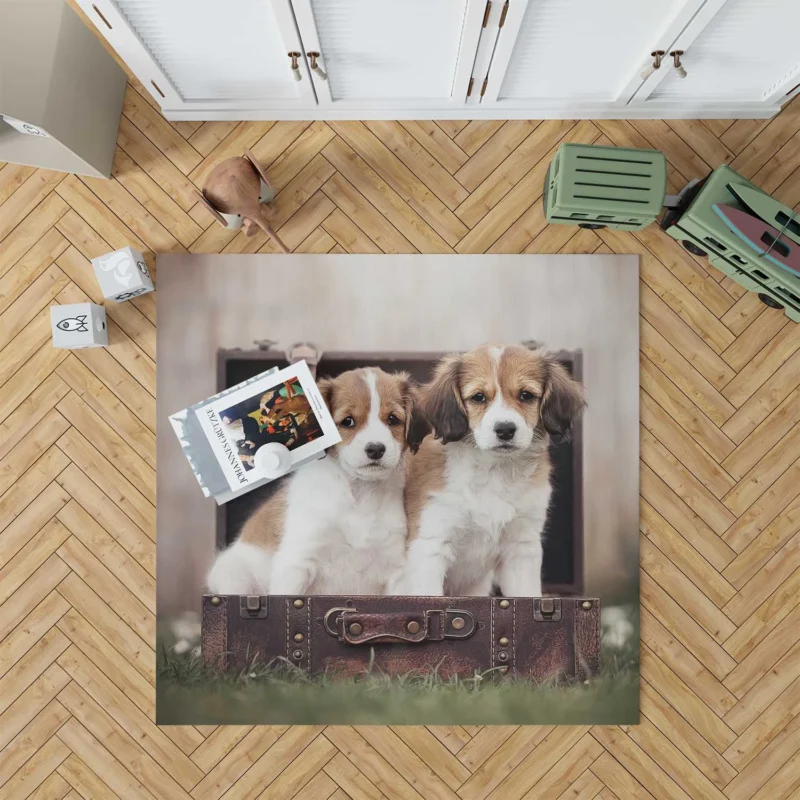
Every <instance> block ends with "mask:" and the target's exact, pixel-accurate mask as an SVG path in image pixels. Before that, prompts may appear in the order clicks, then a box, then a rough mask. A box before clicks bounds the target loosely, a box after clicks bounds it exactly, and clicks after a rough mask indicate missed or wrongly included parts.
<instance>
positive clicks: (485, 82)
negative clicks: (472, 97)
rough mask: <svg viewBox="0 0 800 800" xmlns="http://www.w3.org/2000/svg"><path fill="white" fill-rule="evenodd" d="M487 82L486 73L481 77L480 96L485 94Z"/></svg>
mask: <svg viewBox="0 0 800 800" xmlns="http://www.w3.org/2000/svg"><path fill="white" fill-rule="evenodd" d="M487 83H489V76H488V75H487V76H486V77H485V78H484V79H483V86H481V97H483V96H484V95H485V94H486V84H487Z"/></svg>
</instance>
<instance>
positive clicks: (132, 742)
mask: <svg viewBox="0 0 800 800" xmlns="http://www.w3.org/2000/svg"><path fill="white" fill-rule="evenodd" d="M59 665H60V666H61V668H62V669H63V670H64V671H65V672H67V673H68V674H69V675H70V676H71V677H72V683H70V684H69V685H68V686H66V687H65V688H64V689H63V690H62V691H61V693H60V694H59V696H58V697H59V702H60V703H62V704H63V705H64V706H65V707H66V708H67V709H68V710H69V711H71V712H72V714H73V716H75V717H76V718H77V719H78V720H79V721H80V722H81V723H82V724H83V725H85V726H86V728H87V730H89V731H90V732H91V733H93V734H94V735H95V736H97V737H98V738H100V739H101V741H103V742H104V743H105V745H106V746H107V747H108V748H109V750H111V752H112V753H115V755H116V752H120V753H122V752H124V753H126V756H125V757H126V758H127V757H131V758H133V759H134V762H133V763H136V764H137V766H138V768H137V771H136V775H137V777H139V776H141V777H142V780H143V782H144V783H145V785H146V786H147V787H148V788H150V785H154V786H158V787H165V788H166V787H169V792H168V793H164V794H159V793H158V792H157V793H156V797H162V796H163V797H182V798H186V797H188V795H187V794H185V793H184V792H181V791H178V787H182V789H184V790H188V789H191V787H192V786H194V785H195V784H196V783H197V781H198V780H200V778H201V777H202V774H203V773H202V772H201V770H200V769H199V768H198V767H197V766H196V765H195V764H194V763H192V762H191V761H190V760H189V758H188V757H187V756H186V755H185V754H184V753H183V752H182V751H181V750H180V749H179V748H178V747H177V746H176V745H175V744H174V743H173V742H172V741H171V740H170V739H169V738H168V737H167V736H166V735H165V734H164V732H163V731H161V730H160V729H159V728H158V727H157V726H156V725H155V724H154V723H153V722H152V721H151V720H150V718H149V717H148V716H147V715H145V714H143V713H142V712H141V711H140V710H139V709H138V708H137V707H136V705H135V704H134V703H133V702H132V701H131V700H130V699H129V698H127V697H126V696H125V695H124V694H123V693H122V692H120V690H119V689H117V688H116V687H115V686H114V684H113V683H112V682H111V681H110V680H109V679H108V678H107V677H106V676H105V675H104V674H103V673H102V671H101V670H100V669H99V668H98V667H97V666H96V665H95V664H93V663H92V662H91V661H90V660H89V659H88V658H87V657H86V656H85V655H84V654H83V653H82V652H80V651H79V650H78V649H77V648H76V647H75V646H74V645H71V646H70V648H69V649H68V650H67V651H66V652H65V653H63V654H62V656H61V657H60V658H59ZM88 691H90V692H91V696H90V695H89V694H88V693H87V692H88ZM89 708H91V710H92V713H89ZM112 748H113V749H112ZM118 758H119V756H118ZM151 759H152V764H151V762H150V760H151ZM120 763H123V764H124V763H125V762H124V761H122V759H120ZM145 765H150V767H149V768H147V767H146V766H145Z"/></svg>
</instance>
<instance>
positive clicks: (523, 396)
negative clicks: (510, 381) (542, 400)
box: [519, 389, 536, 403]
mask: <svg viewBox="0 0 800 800" xmlns="http://www.w3.org/2000/svg"><path fill="white" fill-rule="evenodd" d="M535 398H536V395H535V394H534V393H533V392H529V391H528V390H527V389H523V390H522V391H521V392H520V393H519V399H520V400H522V402H523V403H526V402H528V401H529V400H534V399H535Z"/></svg>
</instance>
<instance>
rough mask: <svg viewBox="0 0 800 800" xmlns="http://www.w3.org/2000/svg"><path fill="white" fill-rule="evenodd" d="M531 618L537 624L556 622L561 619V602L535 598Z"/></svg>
mask: <svg viewBox="0 0 800 800" xmlns="http://www.w3.org/2000/svg"><path fill="white" fill-rule="evenodd" d="M533 618H534V619H535V620H536V621H537V622H558V620H560V619H561V600H560V599H556V598H553V597H537V598H535V599H534V601H533Z"/></svg>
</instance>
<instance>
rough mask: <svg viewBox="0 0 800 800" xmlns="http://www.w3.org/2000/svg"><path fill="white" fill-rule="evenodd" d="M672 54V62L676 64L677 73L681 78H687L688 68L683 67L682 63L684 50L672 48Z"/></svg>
mask: <svg viewBox="0 0 800 800" xmlns="http://www.w3.org/2000/svg"><path fill="white" fill-rule="evenodd" d="M670 55H671V56H672V63H673V64H674V65H675V74H676V75H677V76H678V77H679V78H685V77H686V70H685V69H684V68H683V64H681V56H682V55H683V50H671V51H670Z"/></svg>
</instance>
